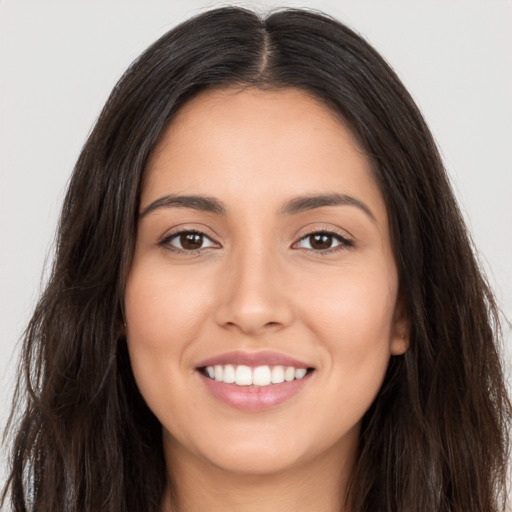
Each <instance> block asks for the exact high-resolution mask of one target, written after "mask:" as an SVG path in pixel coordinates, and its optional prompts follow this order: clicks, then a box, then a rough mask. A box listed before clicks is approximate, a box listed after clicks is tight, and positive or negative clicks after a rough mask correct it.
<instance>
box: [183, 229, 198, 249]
mask: <svg viewBox="0 0 512 512" xmlns="http://www.w3.org/2000/svg"><path fill="white" fill-rule="evenodd" d="M180 244H181V247H182V248H183V249H185V250H187V251H194V250H197V249H201V246H202V245H203V235H200V234H199V233H184V234H182V235H180Z"/></svg>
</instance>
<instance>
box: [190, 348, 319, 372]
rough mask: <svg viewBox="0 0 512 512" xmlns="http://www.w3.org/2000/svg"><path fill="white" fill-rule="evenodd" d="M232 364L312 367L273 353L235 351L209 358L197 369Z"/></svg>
mask: <svg viewBox="0 0 512 512" xmlns="http://www.w3.org/2000/svg"><path fill="white" fill-rule="evenodd" d="M225 364H232V365H234V366H236V365H246V366H252V367H256V366H293V367H294V368H312V365H310V364H308V363H305V362H304V361H300V360H298V359H295V358H294V357H291V356H287V355H284V354H280V353H279V352H273V351H270V350H265V351H260V352H244V351H240V350H236V351H233V352H226V353H224V354H219V355H217V356H213V357H210V358H208V359H205V360H204V361H201V362H200V363H199V364H198V365H197V368H204V367H206V366H215V365H225Z"/></svg>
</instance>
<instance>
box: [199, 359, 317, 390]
mask: <svg viewBox="0 0 512 512" xmlns="http://www.w3.org/2000/svg"><path fill="white" fill-rule="evenodd" d="M198 370H199V372H200V373H201V374H202V375H203V376H204V377H206V378H207V379H209V380H213V381H216V382H222V383H224V384H234V385H235V386H240V387H249V386H250V387H267V386H275V385H277V384H283V383H287V382H293V381H298V380H302V379H304V377H306V375H309V374H311V373H312V372H313V371H314V369H313V368H300V367H299V368H297V367H294V366H282V365H274V366H270V365H262V366H256V367H251V366H247V365H243V364H240V365H235V364H225V365H221V364H217V365H214V366H203V367H200V368H198Z"/></svg>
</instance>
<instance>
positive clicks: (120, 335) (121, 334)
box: [117, 320, 128, 338]
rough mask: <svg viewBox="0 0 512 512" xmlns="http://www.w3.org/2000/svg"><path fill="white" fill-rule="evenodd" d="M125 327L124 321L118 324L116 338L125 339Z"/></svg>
mask: <svg viewBox="0 0 512 512" xmlns="http://www.w3.org/2000/svg"><path fill="white" fill-rule="evenodd" d="M127 330H128V329H127V326H126V322H125V320H123V321H122V322H121V323H120V324H119V328H118V335H117V337H118V338H126V331H127Z"/></svg>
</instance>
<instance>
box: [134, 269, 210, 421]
mask: <svg viewBox="0 0 512 512" xmlns="http://www.w3.org/2000/svg"><path fill="white" fill-rule="evenodd" d="M206 297H208V295H207V294H206V293H205V289H204V288H201V287H197V286H191V283H190V278H189V277H188V278H187V277H186V276H182V275H180V273H179V272H177V271H176V270H174V271H173V272H172V273H171V272H168V271H166V269H165V266H164V268H162V265H161V264H160V265H159V264H158V262H155V261H151V260H149V259H148V260H147V261H144V262H143V263H141V264H139V265H137V263H135V264H134V265H133V267H132V270H131V272H130V275H129V278H128V281H127V285H126V291H125V315H126V323H127V343H128V351H129V355H130V361H131V366H132V370H133V373H134V376H135V380H136V382H137V385H138V387H139V390H140V391H141V393H142V395H143V396H144V398H145V399H146V401H147V403H148V405H149V406H150V408H151V409H152V410H153V411H154V412H155V410H158V409H159V407H160V406H161V405H162V404H164V403H166V402H167V404H166V407H167V406H168V405H169V400H172V399H173V396H171V395H172V394H168V390H169V389H176V390H177V391H178V393H179V390H180V387H181V382H180V380H179V379H178V378H177V376H178V375H180V373H181V372H183V371H187V368H186V364H185V363H186V361H187V353H188V350H189V347H190V346H191V345H192V344H193V341H194V340H195V339H196V338H197V337H198V332H199V330H200V329H201V326H202V325H204V323H205V322H204V319H205V316H206V314H207V313H206V310H207V305H206V304H205V300H206ZM163 383H165V384H166V386H163V385H162V384H163ZM164 387H165V388H166V390H167V392H166V390H165V389H164Z"/></svg>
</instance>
